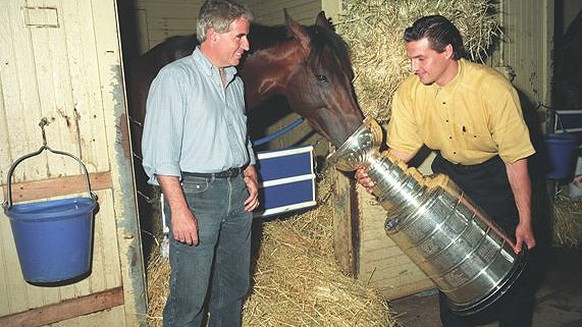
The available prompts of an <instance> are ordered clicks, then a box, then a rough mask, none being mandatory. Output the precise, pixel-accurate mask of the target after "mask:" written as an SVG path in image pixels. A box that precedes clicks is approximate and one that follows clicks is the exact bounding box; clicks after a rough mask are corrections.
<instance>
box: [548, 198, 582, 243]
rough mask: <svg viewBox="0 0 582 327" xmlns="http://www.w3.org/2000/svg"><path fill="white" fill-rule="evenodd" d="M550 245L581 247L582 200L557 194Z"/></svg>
mask: <svg viewBox="0 0 582 327" xmlns="http://www.w3.org/2000/svg"><path fill="white" fill-rule="evenodd" d="M552 225H553V226H552V244H553V245H555V246H563V247H572V248H580V246H581V245H582V199H570V198H568V197H567V196H565V195H563V194H559V195H558V196H557V197H556V200H555V202H554V221H553V224H552Z"/></svg>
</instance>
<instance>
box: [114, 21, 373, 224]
mask: <svg viewBox="0 0 582 327" xmlns="http://www.w3.org/2000/svg"><path fill="white" fill-rule="evenodd" d="M248 38H249V42H250V47H251V50H250V51H249V52H248V53H246V54H245V57H243V59H242V60H241V64H240V65H239V66H238V67H237V68H238V73H239V74H240V77H241V78H242V80H243V82H244V84H245V101H246V106H247V111H248V112H247V114H248V113H249V112H250V111H252V110H253V109H254V108H257V107H259V105H261V104H263V103H265V102H266V101H267V100H269V99H272V98H277V97H283V98H285V99H286V101H287V104H288V106H289V109H290V110H291V111H293V112H295V113H297V114H299V115H300V116H302V117H303V118H305V120H306V121H307V123H308V124H309V125H310V126H312V127H313V129H314V130H315V131H316V132H317V133H319V134H321V135H322V136H323V137H325V138H326V139H328V140H329V141H330V142H331V143H332V144H333V145H335V146H340V145H341V144H343V142H344V141H345V140H346V139H347V138H348V137H349V136H350V135H351V134H352V133H353V132H354V131H355V130H356V129H357V128H358V127H359V126H360V125H361V124H362V121H363V114H362V111H361V110H360V108H359V106H358V104H357V100H356V95H355V91H354V88H353V84H352V80H353V78H354V72H353V70H352V65H351V61H350V57H349V52H348V47H347V44H346V43H345V42H344V41H343V39H342V38H341V37H340V36H339V35H338V34H336V33H335V31H334V29H333V27H332V25H331V24H330V22H329V21H328V19H327V18H326V17H325V13H324V12H323V11H322V12H320V13H319V14H318V15H317V17H316V20H315V24H314V25H312V26H303V25H301V24H299V23H297V22H296V21H294V20H293V19H292V18H291V17H290V16H289V15H288V14H287V12H286V11H285V25H282V26H264V25H259V24H252V25H251V29H250V32H249V35H248ZM197 45H198V41H197V40H196V36H195V35H187V36H174V37H170V38H168V39H167V40H166V41H164V42H162V43H160V44H159V45H157V46H155V47H153V48H152V49H151V50H149V51H147V52H146V53H144V54H143V55H141V56H140V57H138V58H136V59H133V60H129V61H128V63H127V65H128V72H129V76H127V77H126V82H127V84H128V91H129V93H128V102H129V115H130V120H131V122H132V124H131V131H132V133H131V134H132V141H133V151H134V157H135V158H136V159H137V160H136V165H135V166H136V167H135V173H136V183H137V188H138V192H139V193H140V194H142V195H145V197H140V198H139V201H138V203H139V206H140V208H139V211H140V221H142V228H144V229H145V230H150V228H148V226H147V225H148V224H151V223H154V222H155V219H153V217H147V216H148V215H153V213H152V208H151V204H152V203H154V204H155V203H157V199H155V197H153V196H152V197H150V198H149V200H147V201H144V199H143V198H146V199H148V194H149V195H151V194H152V193H153V194H155V192H148V191H146V190H148V185H147V183H146V181H147V176H145V173H144V172H143V169H142V167H141V164H139V161H140V159H141V135H142V124H143V121H144V118H145V113H146V98H147V94H148V91H149V86H150V84H151V82H152V80H153V79H154V78H155V76H156V75H157V73H158V72H159V70H160V69H161V68H162V67H163V66H164V65H166V64H168V63H170V62H172V61H174V60H177V59H180V58H182V57H185V56H188V55H190V54H191V53H192V51H193V50H194V48H195V47H196V46H197ZM262 110H265V109H263V108H261V111H262ZM253 117H254V116H249V118H250V119H251V120H252V119H254V118H253ZM251 123H252V122H251ZM144 193H145V194H144ZM157 229H159V227H158V226H151V230H157Z"/></svg>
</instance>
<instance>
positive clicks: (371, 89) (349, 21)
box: [336, 0, 501, 123]
mask: <svg viewBox="0 0 582 327" xmlns="http://www.w3.org/2000/svg"><path fill="white" fill-rule="evenodd" d="M344 3H345V5H344V7H343V10H342V12H341V13H340V16H339V21H338V22H337V24H336V28H337V31H338V33H339V34H340V35H342V37H343V38H344V39H345V40H346V42H347V43H348V45H349V46H350V50H351V58H352V63H353V66H354V71H355V73H356V78H355V81H354V86H355V89H356V93H357V95H358V101H359V103H360V106H361V107H362V110H363V111H364V114H365V115H366V116H370V117H373V118H376V119H377V120H378V121H380V122H381V123H383V122H386V121H387V120H388V119H389V118H390V105H391V101H392V95H393V93H394V92H395V91H396V88H397V87H398V85H399V84H400V82H401V81H402V80H403V79H404V78H406V77H407V76H408V75H409V74H410V64H409V61H408V59H407V58H406V50H405V48H404V41H403V39H402V37H403V32H404V29H405V28H406V27H408V26H411V25H412V23H413V22H414V21H415V20H416V19H418V18H420V17H422V16H425V15H433V14H441V15H443V16H445V17H447V18H449V19H450V20H451V21H452V22H453V23H454V24H455V25H456V26H457V27H458V28H459V30H460V31H461V34H462V35H463V39H464V44H465V48H466V50H467V52H468V53H469V57H470V59H472V60H474V61H483V59H484V57H486V55H487V52H488V51H489V49H490V47H491V45H492V44H493V43H494V41H495V40H496V39H497V38H499V37H501V29H500V26H499V24H498V22H497V20H496V16H495V7H494V5H493V4H492V3H491V1H488V0H450V1H441V0H432V1H430V0H426V1H418V0H390V1H386V0H365V1H364V0H348V1H345V2H344Z"/></svg>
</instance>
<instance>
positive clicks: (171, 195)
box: [156, 175, 198, 245]
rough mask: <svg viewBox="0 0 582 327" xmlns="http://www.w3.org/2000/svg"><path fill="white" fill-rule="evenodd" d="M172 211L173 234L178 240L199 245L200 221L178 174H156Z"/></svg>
mask: <svg viewBox="0 0 582 327" xmlns="http://www.w3.org/2000/svg"><path fill="white" fill-rule="evenodd" d="M156 178H157V179H158V183H159V184H160V187H161V188H162V192H164V196H165V198H166V200H167V201H168V203H169V205H170V210H171V211H172V218H171V221H170V223H171V224H172V235H173V236H174V239H175V240H176V241H178V242H182V243H186V244H188V245H198V222H197V221H196V217H194V214H193V213H192V211H191V210H190V208H189V207H188V203H187V202H186V197H185V196H184V191H183V190H182V186H181V185H180V179H179V178H178V177H177V176H164V175H156Z"/></svg>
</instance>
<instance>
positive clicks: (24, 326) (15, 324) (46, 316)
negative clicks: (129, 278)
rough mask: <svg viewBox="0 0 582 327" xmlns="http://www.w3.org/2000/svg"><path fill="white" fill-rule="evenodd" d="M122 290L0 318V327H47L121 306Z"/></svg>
mask: <svg viewBox="0 0 582 327" xmlns="http://www.w3.org/2000/svg"><path fill="white" fill-rule="evenodd" d="M123 303H124V301H123V288H121V287H118V288H115V289H111V290H107V291H104V292H100V293H94V294H91V295H88V296H83V297H80V298H76V299H71V300H66V301H63V302H60V303H55V304H51V305H47V306H44V307H41V308H37V309H32V310H28V311H25V312H21V313H16V314H12V315H8V316H5V317H0V326H4V327H29V326H30V327H33V326H42V325H47V324H51V323H55V322H59V321H63V320H67V319H71V318H75V317H79V316H84V315H87V314H90V313H94V312H99V311H103V310H108V309H111V308H114V307H117V306H120V305H123Z"/></svg>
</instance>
